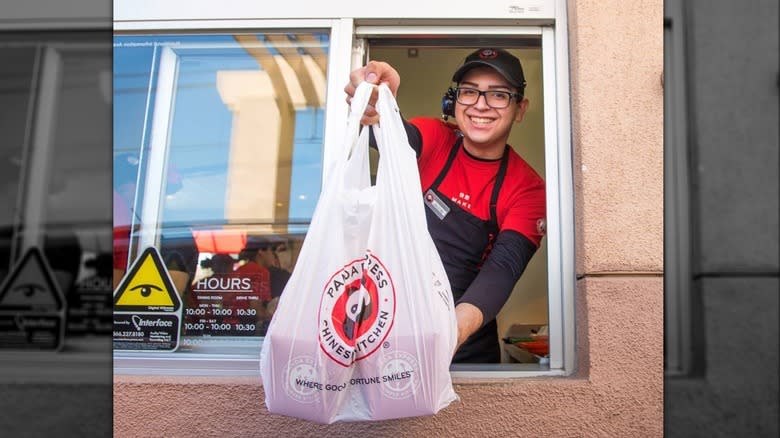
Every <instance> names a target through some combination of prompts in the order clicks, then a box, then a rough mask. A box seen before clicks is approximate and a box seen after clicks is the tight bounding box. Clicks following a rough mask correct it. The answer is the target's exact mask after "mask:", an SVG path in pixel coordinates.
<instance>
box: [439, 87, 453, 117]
mask: <svg viewBox="0 0 780 438" xmlns="http://www.w3.org/2000/svg"><path fill="white" fill-rule="evenodd" d="M441 116H442V118H443V119H444V120H447V117H455V89H454V88H452V87H450V88H448V89H447V92H446V93H444V96H443V97H442V98H441Z"/></svg>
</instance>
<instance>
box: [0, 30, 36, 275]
mask: <svg viewBox="0 0 780 438" xmlns="http://www.w3.org/2000/svg"><path fill="white" fill-rule="evenodd" d="M37 52H38V50H37V48H36V47H35V46H28V47H14V45H9V44H7V43H5V42H3V41H0V55H2V57H3V59H4V60H6V61H5V62H2V63H0V100H2V102H3V104H2V105H0V132H2V133H3V141H2V142H0V203H2V205H3V208H2V209H0V233H2V234H1V235H0V281H2V280H4V279H5V277H6V275H8V272H9V270H10V269H11V264H12V263H13V262H14V261H15V255H14V251H13V248H14V236H15V234H16V231H17V227H18V223H17V222H18V218H19V217H20V216H19V215H20V207H21V205H20V201H21V199H20V198H21V197H22V196H23V195H22V194H21V193H20V190H21V187H22V185H21V175H22V168H21V166H22V158H23V151H24V148H25V145H26V144H27V141H28V140H27V135H28V132H29V129H30V128H31V125H30V123H31V116H30V113H29V111H30V107H31V97H32V93H33V87H34V84H33V77H34V74H33V72H34V69H35V59H36V56H37ZM16 244H17V245H18V242H16Z"/></svg>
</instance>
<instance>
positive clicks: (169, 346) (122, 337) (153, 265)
mask: <svg viewBox="0 0 780 438" xmlns="http://www.w3.org/2000/svg"><path fill="white" fill-rule="evenodd" d="M181 314H182V303H181V298H180V297H179V293H178V292H177V291H176V287H175V286H174V285H173V281H171V277H170V275H169V274H168V270H167V269H166V267H165V265H164V264H163V262H162V258H161V257H160V253H159V252H158V251H157V249H156V248H154V247H149V248H146V249H145V250H144V252H143V253H142V254H141V256H140V257H138V258H137V259H136V260H135V262H134V263H133V265H132V266H131V267H130V269H129V270H128V271H127V274H126V275H125V276H124V278H122V281H121V282H120V283H119V286H118V287H117V289H116V291H114V350H123V351H174V350H176V349H177V348H178V347H179V333H180V330H181Z"/></svg>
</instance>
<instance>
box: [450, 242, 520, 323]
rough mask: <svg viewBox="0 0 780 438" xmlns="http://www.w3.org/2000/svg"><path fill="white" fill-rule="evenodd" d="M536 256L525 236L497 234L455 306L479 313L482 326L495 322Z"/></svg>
mask: <svg viewBox="0 0 780 438" xmlns="http://www.w3.org/2000/svg"><path fill="white" fill-rule="evenodd" d="M534 253H536V245H534V244H533V243H532V242H531V241H530V240H528V238H527V237H525V236H523V235H522V234H520V233H518V232H517V231H514V230H505V231H501V232H500V233H498V236H497V237H496V241H495V243H494V245H493V250H492V251H491V252H490V255H489V256H488V258H487V260H485V263H484V264H483V265H482V269H480V271H479V274H477V278H475V279H474V281H472V282H471V285H469V288H468V289H466V292H465V293H464V294H463V296H462V297H461V299H460V300H458V303H457V304H460V303H469V304H472V305H474V306H476V307H477V308H478V309H479V310H481V311H482V325H485V324H487V323H488V322H490V321H492V320H493V319H495V317H496V315H498V312H499V311H500V310H501V308H502V307H503V306H504V303H506V300H507V299H509V295H510V294H511V293H512V289H513V288H514V286H515V283H517V280H518V279H520V276H521V275H522V274H523V271H525V268H526V266H528V262H529V261H530V260H531V257H532V256H533V255H534Z"/></svg>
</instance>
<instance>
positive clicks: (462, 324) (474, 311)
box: [452, 303, 482, 355]
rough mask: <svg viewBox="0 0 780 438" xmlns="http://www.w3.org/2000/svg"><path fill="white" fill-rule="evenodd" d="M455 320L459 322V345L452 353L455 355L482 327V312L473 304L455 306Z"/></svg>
mask: <svg viewBox="0 0 780 438" xmlns="http://www.w3.org/2000/svg"><path fill="white" fill-rule="evenodd" d="M455 319H457V320H458V344H457V345H456V346H455V351H453V352H452V354H453V355H454V354H455V352H457V351H458V350H459V349H460V346H461V345H463V343H464V342H465V341H466V339H468V337H469V336H471V335H472V334H474V332H476V331H477V330H478V329H479V328H480V327H481V326H482V311H481V310H479V308H478V307H477V306H475V305H473V304H469V303H460V304H458V305H457V306H455Z"/></svg>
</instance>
